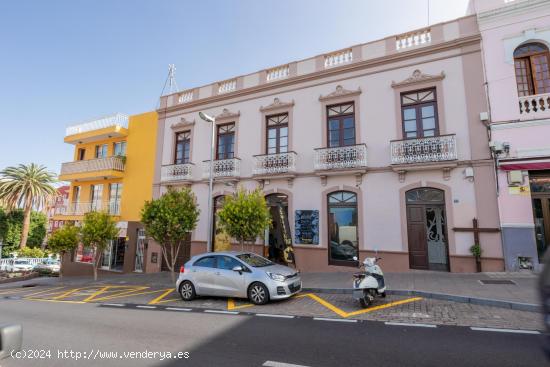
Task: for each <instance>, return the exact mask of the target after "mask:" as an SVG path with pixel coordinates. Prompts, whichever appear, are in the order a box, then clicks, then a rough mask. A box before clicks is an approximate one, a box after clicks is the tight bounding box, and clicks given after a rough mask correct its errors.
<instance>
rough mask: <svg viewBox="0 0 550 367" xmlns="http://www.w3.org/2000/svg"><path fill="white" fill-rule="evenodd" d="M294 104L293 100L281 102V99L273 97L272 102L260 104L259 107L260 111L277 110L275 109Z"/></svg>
mask: <svg viewBox="0 0 550 367" xmlns="http://www.w3.org/2000/svg"><path fill="white" fill-rule="evenodd" d="M292 106H294V100H292V101H291V102H281V100H280V99H279V98H274V99H273V103H271V104H269V105H267V106H265V107H264V106H261V107H260V111H261V112H266V111H273V110H277V109H280V108H290V107H292Z"/></svg>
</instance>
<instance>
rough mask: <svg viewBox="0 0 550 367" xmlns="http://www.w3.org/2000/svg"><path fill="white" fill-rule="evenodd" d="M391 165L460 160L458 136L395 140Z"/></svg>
mask: <svg viewBox="0 0 550 367" xmlns="http://www.w3.org/2000/svg"><path fill="white" fill-rule="evenodd" d="M390 150H391V164H410V163H431V162H445V161H452V160H456V159H458V153H457V149H456V135H455V134H450V135H440V136H432V137H427V138H418V139H405V140H393V141H391V142H390Z"/></svg>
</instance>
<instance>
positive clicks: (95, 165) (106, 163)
mask: <svg viewBox="0 0 550 367" xmlns="http://www.w3.org/2000/svg"><path fill="white" fill-rule="evenodd" d="M119 172H120V173H119ZM121 172H124V158H123V157H120V156H113V157H108V158H97V159H88V160H83V161H74V162H66V163H63V164H62V165H61V173H60V175H59V178H60V179H61V180H71V178H72V177H71V176H73V175H76V174H78V175H81V174H83V173H88V174H89V175H85V176H86V178H94V177H119V176H122V175H121ZM79 178H82V177H79Z"/></svg>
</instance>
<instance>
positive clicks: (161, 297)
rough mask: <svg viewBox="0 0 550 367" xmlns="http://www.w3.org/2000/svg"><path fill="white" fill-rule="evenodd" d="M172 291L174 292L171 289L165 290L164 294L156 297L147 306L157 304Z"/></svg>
mask: <svg viewBox="0 0 550 367" xmlns="http://www.w3.org/2000/svg"><path fill="white" fill-rule="evenodd" d="M173 291H174V289H173V288H170V289H165V292H164V293H163V294H161V295H160V296H158V297H157V298H155V299H154V300H152V301H151V302H149V303H148V305H155V304H157V303H159V302H160V301H161V300H162V299H163V298H164V297H166V296H167V295H169V294H170V293H172V292H173Z"/></svg>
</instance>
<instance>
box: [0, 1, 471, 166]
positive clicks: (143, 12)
mask: <svg viewBox="0 0 550 367" xmlns="http://www.w3.org/2000/svg"><path fill="white" fill-rule="evenodd" d="M467 3H468V0H431V1H430V23H431V24H433V23H438V22H441V21H445V20H449V19H453V18H457V17H460V16H463V15H464V14H465V12H466V7H467ZM427 4H428V0H385V1H378V0H338V1H336V0H333V1H329V0H265V1H264V0H225V1H222V0H219V1H215V0H201V1H185V0H149V1H146V0H93V1H92V0H88V1H84V0H63V1H61V0H47V1H45V0H44V1H43V0H35V1H29V0H0V169H3V168H4V167H6V166H9V165H16V164H18V163H30V162H36V163H39V164H44V165H46V166H47V167H48V168H49V169H50V170H52V171H54V172H59V169H60V165H61V162H64V161H70V160H71V159H72V148H73V147H72V146H70V145H68V144H65V143H63V137H64V133H65V127H66V126H67V125H71V124H75V123H78V122H80V121H83V120H87V119H91V118H94V117H98V116H102V115H106V114H110V113H114V112H122V113H127V114H134V113H139V112H144V111H148V110H152V109H154V108H155V106H156V105H157V101H158V97H159V95H160V91H161V89H162V86H163V84H164V81H165V79H166V73H167V66H168V64H170V63H174V64H176V68H177V72H176V79H177V82H178V86H179V87H180V89H185V88H189V87H193V86H197V85H203V84H207V83H210V82H212V81H216V80H220V79H226V78H229V77H232V76H235V75H241V74H245V73H249V72H254V71H256V70H259V69H263V68H266V67H268V66H274V65H278V64H282V63H286V62H288V61H293V60H297V59H302V58H306V57H310V56H313V55H317V54H319V53H323V52H327V51H331V50H335V49H339V48H343V47H346V46H350V45H353V44H357V43H363V42H367V41H371V40H375V39H379V38H383V37H385V36H388V35H391V34H396V33H402V32H406V31H408V30H411V29H415V28H420V27H423V26H426V25H427V24H428V16H427V14H428V12H427V8H428V7H427Z"/></svg>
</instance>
